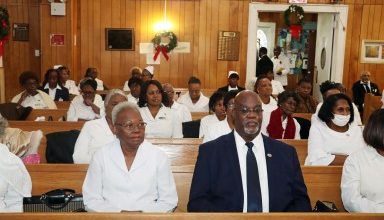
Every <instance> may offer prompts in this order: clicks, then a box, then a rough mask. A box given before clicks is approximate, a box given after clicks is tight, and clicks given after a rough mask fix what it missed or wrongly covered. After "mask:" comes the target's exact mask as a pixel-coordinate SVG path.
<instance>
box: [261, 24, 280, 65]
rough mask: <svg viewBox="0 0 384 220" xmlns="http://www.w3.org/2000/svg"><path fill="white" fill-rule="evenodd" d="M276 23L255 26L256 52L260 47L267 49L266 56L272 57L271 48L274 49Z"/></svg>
mask: <svg viewBox="0 0 384 220" xmlns="http://www.w3.org/2000/svg"><path fill="white" fill-rule="evenodd" d="M275 33H276V23H274V22H260V23H259V25H258V26H257V51H259V49H260V47H266V48H267V49H268V56H269V57H272V56H273V48H274V47H275Z"/></svg>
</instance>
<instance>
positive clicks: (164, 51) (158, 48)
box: [153, 45, 169, 61]
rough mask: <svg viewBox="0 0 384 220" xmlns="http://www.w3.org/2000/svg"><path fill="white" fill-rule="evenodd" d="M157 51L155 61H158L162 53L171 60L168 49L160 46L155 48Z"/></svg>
mask: <svg viewBox="0 0 384 220" xmlns="http://www.w3.org/2000/svg"><path fill="white" fill-rule="evenodd" d="M155 50H156V53H155V56H153V60H154V61H156V60H157V57H158V56H159V54H160V53H162V54H163V56H164V57H165V59H166V60H168V59H169V56H168V50H167V47H165V46H160V45H159V46H157V47H156V48H155Z"/></svg>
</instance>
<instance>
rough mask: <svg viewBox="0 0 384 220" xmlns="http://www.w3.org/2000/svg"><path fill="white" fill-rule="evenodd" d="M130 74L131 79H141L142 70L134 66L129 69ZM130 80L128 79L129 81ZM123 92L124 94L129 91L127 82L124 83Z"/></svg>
mask: <svg viewBox="0 0 384 220" xmlns="http://www.w3.org/2000/svg"><path fill="white" fill-rule="evenodd" d="M129 72H130V73H131V78H138V79H141V78H142V70H141V68H140V67H138V66H134V67H132V68H131V70H130V71H129ZM131 78H130V79H131ZM123 91H124V92H129V91H131V89H130V87H129V80H127V81H125V83H124V86H123Z"/></svg>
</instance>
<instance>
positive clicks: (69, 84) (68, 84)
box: [64, 79, 80, 95]
mask: <svg viewBox="0 0 384 220" xmlns="http://www.w3.org/2000/svg"><path fill="white" fill-rule="evenodd" d="M64 87H65V88H67V89H68V91H69V94H72V95H79V94H80V92H79V88H77V86H76V83H75V81H73V80H70V79H68V80H67V81H65V85H64Z"/></svg>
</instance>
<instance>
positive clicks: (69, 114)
mask: <svg viewBox="0 0 384 220" xmlns="http://www.w3.org/2000/svg"><path fill="white" fill-rule="evenodd" d="M77 120H78V118H77V116H76V109H75V104H74V103H73V101H72V102H71V104H70V105H69V109H68V112H67V121H77Z"/></svg>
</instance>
